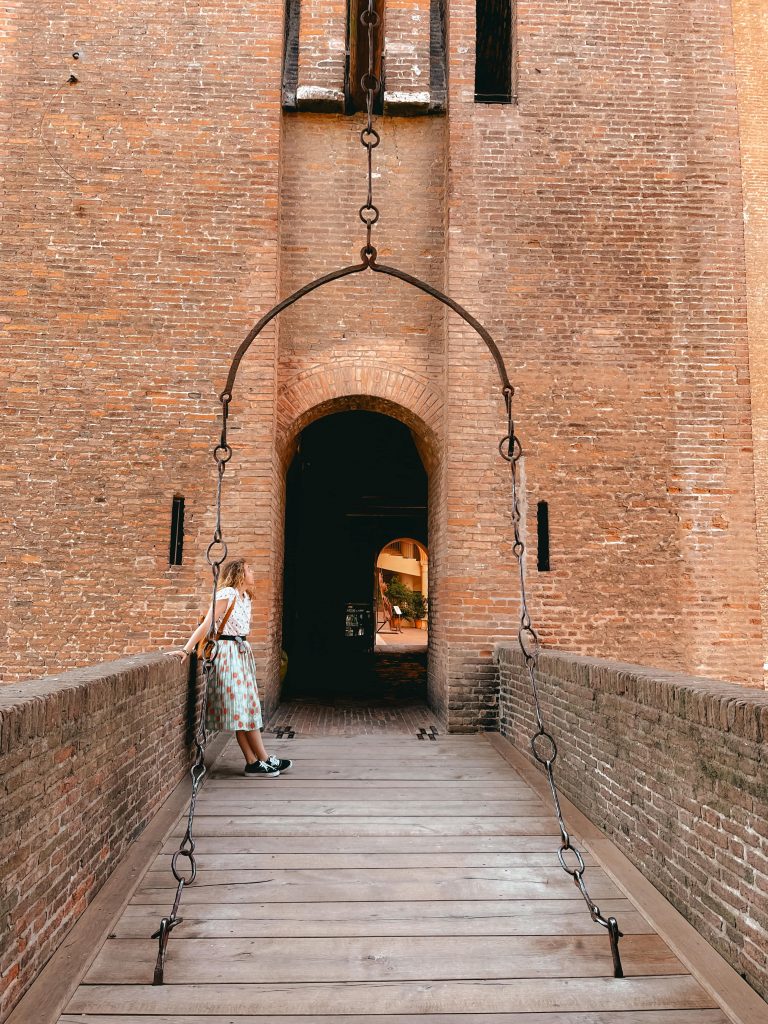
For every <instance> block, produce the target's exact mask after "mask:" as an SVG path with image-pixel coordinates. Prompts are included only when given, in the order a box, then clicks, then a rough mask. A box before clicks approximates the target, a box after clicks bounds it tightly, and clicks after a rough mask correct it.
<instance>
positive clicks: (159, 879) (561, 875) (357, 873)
mask: <svg viewBox="0 0 768 1024" xmlns="http://www.w3.org/2000/svg"><path fill="white" fill-rule="evenodd" d="M591 880H592V881H593V883H594V886H595V892H596V893H597V892H598V891H599V892H602V894H603V895H605V894H606V892H610V894H611V895H612V896H614V897H619V896H621V895H622V893H621V890H620V889H619V888H618V887H617V886H616V885H615V883H614V882H612V881H610V880H609V879H608V876H607V875H606V874H605V872H604V871H602V870H601V869H599V868H596V869H595V870H594V872H593V874H592V875H591ZM483 882H491V883H493V884H494V885H495V883H497V882H500V883H503V884H506V883H514V884H525V883H533V884H535V885H541V886H544V887H545V888H546V889H547V890H551V891H555V890H563V891H564V892H567V893H568V894H571V893H572V892H577V890H576V887H575V885H574V883H573V880H572V879H571V877H570V875H567V874H566V873H565V872H564V871H563V869H562V868H561V867H560V865H559V864H554V865H551V864H545V865H542V864H529V865H522V866H521V865H515V866H508V865H502V866H500V867H499V866H495V867H468V868H464V867H432V868H425V869H422V870H421V871H416V870H414V869H413V868H386V867H384V868H378V869H377V870H376V871H369V870H368V869H366V868H338V869H337V870H335V871H334V872H333V873H332V874H331V873H329V872H328V871H327V870H325V869H324V868H321V867H316V868H292V869H287V868H282V867H281V866H280V865H279V864H276V865H274V866H273V867H270V868H256V869H247V868H243V869H241V870H237V871H231V870H223V871H222V870H217V869H215V868H209V869H208V870H207V871H206V872H205V877H204V878H203V877H202V875H199V876H198V879H197V881H195V882H194V883H193V884H192V885H191V886H189V892H192V891H196V890H197V889H202V888H210V889H214V888H215V889H220V890H223V889H227V890H231V889H232V888H233V887H234V886H240V887H241V888H242V889H247V890H249V891H250V890H251V889H252V888H253V887H255V886H265V887H268V888H270V889H272V888H273V887H275V886H281V887H284V888H286V889H291V888H293V887H294V886H300V887H301V888H302V889H304V888H310V887H312V886H316V887H317V888H318V889H320V890H325V889H327V888H328V887H329V886H334V887H336V888H337V889H339V888H341V889H342V890H343V889H346V890H347V891H348V892H349V891H354V892H359V891H360V890H361V889H362V888H363V887H364V886H367V885H370V886H372V887H382V886H391V888H392V890H393V891H394V890H396V889H397V888H398V887H400V886H402V885H408V884H412V883H413V884H416V885H421V886H423V887H424V891H425V892H428V891H429V890H430V889H431V887H433V886H434V887H443V886H445V885H448V886H456V887H457V890H458V889H460V888H462V887H463V886H464V885H466V884H468V883H469V884H473V885H474V884H475V883H483ZM154 888H173V889H175V888H176V882H175V880H174V877H173V875H172V874H171V872H170V871H168V870H167V868H166V870H154V869H152V870H150V871H148V872H147V874H146V875H145V876H144V879H143V880H142V884H141V888H140V889H139V890H138V891H139V892H147V891H148V890H150V889H154ZM262 898H263V897H262ZM425 898H427V897H425ZM457 898H458V897H457Z"/></svg>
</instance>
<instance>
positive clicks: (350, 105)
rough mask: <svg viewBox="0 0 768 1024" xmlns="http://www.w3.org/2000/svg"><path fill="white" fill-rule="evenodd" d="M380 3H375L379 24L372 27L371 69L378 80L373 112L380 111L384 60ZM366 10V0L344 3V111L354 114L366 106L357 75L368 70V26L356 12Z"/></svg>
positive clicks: (364, 73) (360, 77) (382, 108)
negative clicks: (379, 85) (345, 54)
mask: <svg viewBox="0 0 768 1024" xmlns="http://www.w3.org/2000/svg"><path fill="white" fill-rule="evenodd" d="M384 6H385V5H384V3H383V0H380V2H379V3H377V4H376V10H377V12H378V15H379V24H378V25H377V26H376V27H375V29H374V31H373V73H374V75H375V76H376V77H377V78H378V80H379V81H380V82H381V83H382V85H381V88H380V89H379V91H378V93H376V95H375V96H374V97H373V112H374V114H381V113H382V112H383V110H384V64H383V60H382V50H383V48H384V16H385V12H384ZM367 10H368V0H349V2H348V4H347V13H348V18H347V81H346V85H345V91H346V112H347V113H348V114H354V113H356V112H357V111H364V110H365V109H366V105H365V104H366V93H365V89H364V88H363V85H362V82H361V79H362V77H363V75H367V74H368V29H367V28H366V26H365V25H362V24H361V23H360V15H361V14H362V13H363V11H367Z"/></svg>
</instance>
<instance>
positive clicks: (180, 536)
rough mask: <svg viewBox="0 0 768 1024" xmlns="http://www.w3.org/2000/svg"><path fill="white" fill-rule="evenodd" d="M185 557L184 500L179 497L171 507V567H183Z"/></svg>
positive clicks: (169, 559)
mask: <svg viewBox="0 0 768 1024" xmlns="http://www.w3.org/2000/svg"><path fill="white" fill-rule="evenodd" d="M183 557H184V499H183V498H182V497H180V496H177V497H175V498H174V499H173V505H172V506H171V551H170V554H169V556H168V561H169V564H170V565H181V563H182V558H183Z"/></svg>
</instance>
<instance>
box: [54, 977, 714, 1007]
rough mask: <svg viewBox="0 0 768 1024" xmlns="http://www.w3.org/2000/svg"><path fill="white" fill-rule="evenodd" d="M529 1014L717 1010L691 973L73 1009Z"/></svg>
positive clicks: (305, 991) (125, 988) (201, 991)
mask: <svg viewBox="0 0 768 1024" xmlns="http://www.w3.org/2000/svg"><path fill="white" fill-rule="evenodd" d="M518 1006H524V1007H526V1009H527V1011H528V1012H529V1013H536V1012H540V1013H551V1012H554V1011H563V1010H568V1011H571V1012H575V1011H581V1012H589V1011H595V1010H601V1011H603V1012H608V1011H613V1010H637V1009H654V1010H655V1009H661V1010H672V1009H711V1008H713V1002H712V999H711V997H710V996H708V995H707V993H705V992H704V990H703V989H702V987H701V985H699V984H698V982H696V981H695V980H694V979H693V978H691V977H690V976H684V977H680V976H675V975H672V976H669V977H665V978H622V979H615V978H537V979H535V980H529V979H524V980H504V981H442V982H441V981H418V982H390V983H387V982H368V983H361V982H343V983H332V984H325V985H308V984H289V983H285V982H280V983H277V984H268V983H267V984H263V985H247V984H236V985H162V986H152V985H81V986H80V988H79V989H78V990H77V992H76V993H75V995H74V997H73V999H72V1001H71V1003H70V1004H69V1006H68V1007H67V1012H68V1013H70V1014H79V1013H116V1014H120V1013H133V1014H138V1015H141V1014H152V1013H154V1014H185V1013H186V1014H198V1015H205V1014H211V1015H214V1016H219V1017H221V1016H224V1015H226V1014H228V1013H229V1014H238V1013H250V1012H252V1010H253V1008H254V1007H258V1008H259V1010H260V1011H261V1013H262V1014H263V1015H265V1016H273V1017H274V1016H277V1015H279V1014H281V1013H282V1012H283V1011H284V1010H286V1009H288V1008H290V1012H291V1013H293V1014H299V1015H300V1014H311V1015H313V1016H314V1017H317V1016H322V1015H323V1014H359V1015H365V1014H372V1013H378V1014H393V1013H395V1014H397V1013H412V1014H423V1013H500V1012H506V1011H508V1010H509V1008H510V1007H518Z"/></svg>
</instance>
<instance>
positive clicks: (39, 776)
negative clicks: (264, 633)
mask: <svg viewBox="0 0 768 1024" xmlns="http://www.w3.org/2000/svg"><path fill="white" fill-rule="evenodd" d="M195 694H196V689H195V687H194V685H192V686H190V682H189V680H188V673H187V669H186V668H182V667H181V665H180V663H179V662H178V661H175V660H173V661H172V660H171V659H170V658H168V657H163V656H157V655H153V656H143V657H135V658H126V659H123V660H122V661H116V662H112V663H109V664H105V665H95V666H93V667H91V668H87V669H77V670H75V671H73V672H67V673H64V674H63V675H60V676H52V677H49V678H47V679H44V680H38V681H34V682H27V683H24V684H23V685H19V686H7V687H3V688H2V689H0V778H2V785H1V786H0V821H2V822H3V829H2V833H1V834H0V878H2V889H1V890H0V935H1V936H2V946H1V947H0V1020H4V1019H5V1017H6V1016H7V1015H8V1013H9V1012H10V1010H11V1007H12V1006H14V1005H15V1003H16V1002H17V1001H18V1000H19V999H20V998H21V996H22V995H23V993H24V992H25V991H26V989H27V988H28V987H29V985H30V984H31V983H32V981H33V980H34V977H35V975H36V974H37V972H38V971H39V970H40V969H41V968H42V967H43V966H44V964H45V963H46V962H47V960H48V959H49V958H50V956H51V954H52V953H53V952H54V951H55V950H56V949H57V948H58V946H59V945H60V944H61V941H62V939H63V938H64V936H65V935H66V933H67V932H68V931H69V929H70V928H71V927H72V925H73V924H74V922H75V921H76V920H77V919H78V918H79V917H80V915H81V914H82V912H83V911H84V910H85V908H86V906H87V905H88V903H90V901H91V899H92V898H93V897H94V896H95V895H96V893H97V892H98V891H99V889H100V888H101V886H102V885H103V883H104V882H105V881H106V879H107V878H108V876H109V875H110V873H111V871H112V870H113V868H114V867H115V866H116V865H117V864H118V862H119V861H120V858H121V857H122V856H123V854H124V853H125V851H126V850H127V848H128V847H129V846H130V844H131V842H132V841H133V840H134V839H135V838H136V837H137V836H138V835H139V834H140V833H141V832H142V831H143V829H144V828H145V826H146V825H147V823H148V822H149V821H150V819H151V818H152V816H153V815H154V813H155V812H156V811H157V809H158V808H159V807H160V805H161V804H162V803H163V801H164V800H165V799H166V797H167V796H168V795H169V794H170V792H171V791H172V790H173V789H174V787H175V786H176V785H177V783H178V782H179V781H180V779H181V778H182V776H183V774H184V772H185V770H186V769H187V768H188V767H189V765H190V763H191V749H192V748H191V737H192V735H193V731H194V724H192V725H190V721H191V716H192V714H193V711H194V710H195V705H196V700H195ZM158 920H159V918H158Z"/></svg>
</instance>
